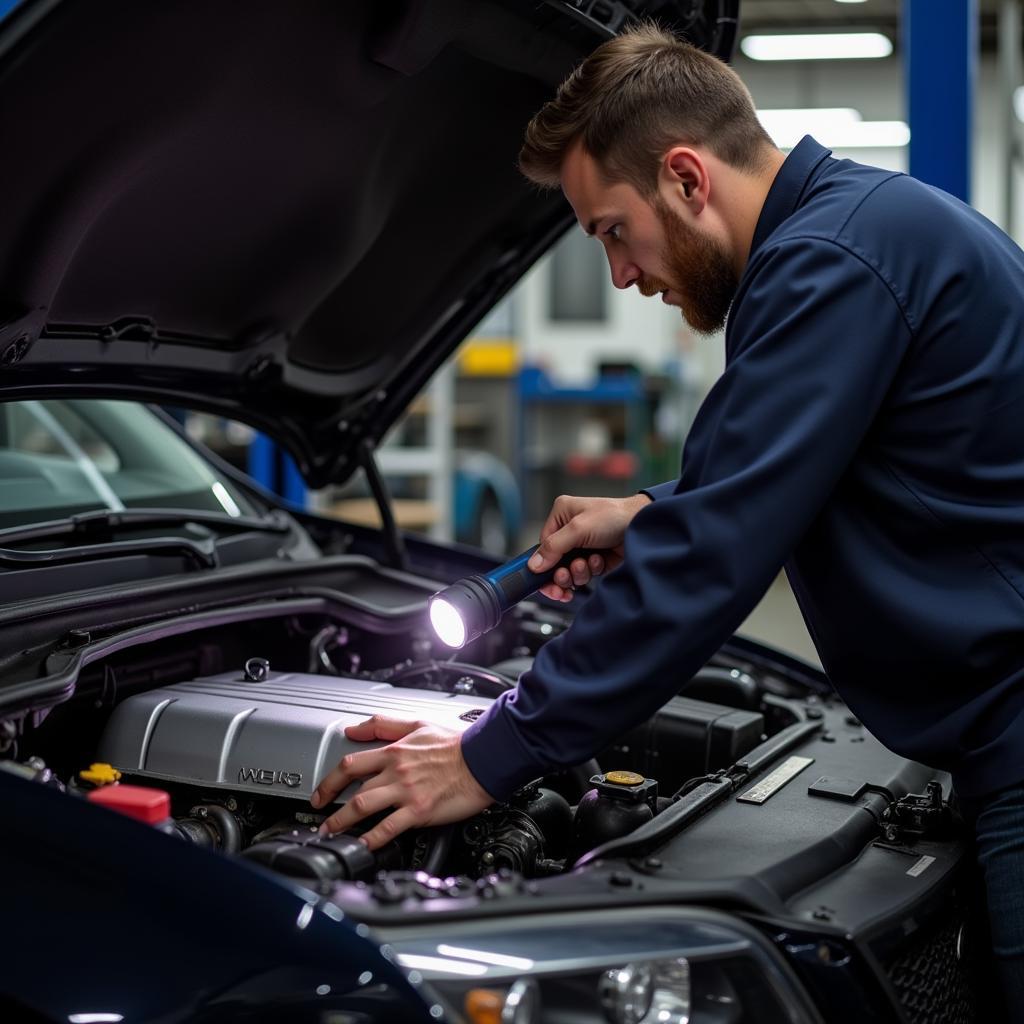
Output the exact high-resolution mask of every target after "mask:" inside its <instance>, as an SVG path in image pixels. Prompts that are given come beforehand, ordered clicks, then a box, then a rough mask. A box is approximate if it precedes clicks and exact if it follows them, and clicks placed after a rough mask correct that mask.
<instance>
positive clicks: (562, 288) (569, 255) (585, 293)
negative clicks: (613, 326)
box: [548, 231, 608, 323]
mask: <svg viewBox="0 0 1024 1024" xmlns="http://www.w3.org/2000/svg"><path fill="white" fill-rule="evenodd" d="M548 317H549V318H550V319H551V320H552V321H555V322H558V323H564V322H566V321H584V322H587V323H603V322H604V321H605V320H607V319H608V267H607V264H606V262H605V258H604V252H603V251H602V249H601V246H600V245H599V244H596V243H595V241H594V239H592V238H588V237H587V236H586V235H584V234H583V233H582V232H580V231H570V232H569V233H568V234H567V235H566V236H565V238H563V239H562V240H561V241H560V242H559V243H558V245H557V246H556V247H555V251H554V253H553V254H552V257H551V273H550V276H549V299H548Z"/></svg>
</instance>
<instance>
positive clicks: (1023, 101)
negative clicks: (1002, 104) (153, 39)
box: [1013, 85, 1024, 121]
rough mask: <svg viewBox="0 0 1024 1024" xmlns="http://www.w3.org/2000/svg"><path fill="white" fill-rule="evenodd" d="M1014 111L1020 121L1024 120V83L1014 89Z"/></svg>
mask: <svg viewBox="0 0 1024 1024" xmlns="http://www.w3.org/2000/svg"><path fill="white" fill-rule="evenodd" d="M1013 112H1014V113H1015V114H1016V115H1017V120H1018V121H1024V85H1018V86H1017V88H1016V89H1014V90H1013Z"/></svg>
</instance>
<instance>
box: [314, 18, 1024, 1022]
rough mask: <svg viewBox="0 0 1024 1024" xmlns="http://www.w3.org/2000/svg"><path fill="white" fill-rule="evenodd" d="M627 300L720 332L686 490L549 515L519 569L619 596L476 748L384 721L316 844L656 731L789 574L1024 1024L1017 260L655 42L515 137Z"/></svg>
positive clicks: (493, 721)
mask: <svg viewBox="0 0 1024 1024" xmlns="http://www.w3.org/2000/svg"><path fill="white" fill-rule="evenodd" d="M520 167H521V169H522V170H523V172H524V173H525V174H526V176H527V177H528V178H529V179H530V180H531V181H533V182H535V183H536V184H538V185H541V186H543V187H548V188H553V187H559V186H560V187H561V188H562V190H563V192H564V193H565V196H566V197H567V199H568V200H569V202H570V203H571V205H572V207H573V209H574V211H575V213H576V216H577V218H578V220H579V222H580V225H581V226H582V227H583V229H584V230H585V231H586V232H587V233H588V234H590V235H593V236H595V237H596V238H597V239H598V240H599V241H600V243H601V245H602V246H603V247H604V249H605V252H606V255H607V258H608V262H609V265H610V268H611V275H612V279H613V281H614V283H615V285H616V286H617V287H619V288H629V287H630V286H633V285H635V286H636V287H637V289H638V290H639V291H640V292H641V293H643V294H644V295H646V296H652V297H653V296H656V295H658V294H660V295H661V297H662V299H663V300H664V301H665V302H668V303H670V304H673V305H677V306H679V307H680V308H681V310H682V313H683V315H684V316H685V318H686V320H687V321H689V323H690V324H691V325H692V326H693V328H694V329H695V330H697V331H699V332H702V333H712V332H714V331H716V330H718V329H719V328H721V327H722V326H723V324H724V323H725V321H726V316H727V314H728V327H727V330H726V334H725V347H726V368H725V371H724V373H723V374H722V376H721V378H720V379H719V380H718V382H717V383H716V384H715V386H714V387H713V389H712V390H711V392H710V394H709V395H708V397H707V399H706V400H705V402H704V404H703V406H702V407H701V409H700V412H699V413H698V416H697V419H696V421H695V423H694V424H693V427H692V430H691V432H690V434H689V436H688V438H687V441H686V446H685V451H684V454H683V459H682V474H681V476H680V478H679V479H678V480H676V481H672V482H670V483H666V484H662V485H660V486H657V487H653V488H651V489H650V490H648V491H647V492H646V493H643V494H640V495H636V496H634V497H630V498H626V499H619V500H615V499H602V498H568V497H562V498H559V499H558V500H557V501H556V502H555V504H554V507H553V508H552V510H551V513H550V515H549V517H548V520H547V522H546V523H545V525H544V528H543V531H542V534H541V541H542V543H541V546H540V549H539V550H538V552H537V554H536V555H535V562H534V563H533V564H532V566H531V567H532V568H535V569H537V570H540V569H544V568H546V567H549V566H551V565H553V564H554V563H555V562H556V561H558V560H559V558H560V557H561V556H562V555H563V554H564V553H565V552H568V551H569V550H570V549H572V548H574V547H584V548H593V549H599V550H601V551H603V552H604V554H603V556H591V557H590V559H589V560H588V561H584V560H577V561H575V562H573V564H572V566H571V567H570V569H569V570H566V569H562V570H559V573H558V574H557V575H556V576H555V582H554V583H552V584H550V585H549V586H548V587H547V588H546V590H545V592H546V593H547V594H548V595H549V596H551V597H554V598H556V599H560V600H569V599H571V597H572V591H571V588H572V586H573V585H575V586H580V585H582V584H585V583H587V582H588V581H589V580H590V579H591V577H592V576H593V575H596V574H598V573H601V572H603V571H605V570H608V569H614V570H615V571H614V572H611V573H610V575H608V576H607V577H606V578H605V579H604V580H602V582H601V585H600V586H599V587H597V588H596V591H595V593H594V594H593V596H592V597H591V599H590V600H589V601H587V602H586V604H585V606H584V607H583V608H581V610H580V612H579V614H578V615H577V616H576V618H575V621H574V623H573V625H572V627H571V629H569V630H568V631H567V632H566V633H565V634H564V635H562V636H560V637H558V638H556V639H554V640H552V641H551V642H549V643H548V644H547V645H546V646H545V647H543V648H542V649H541V651H540V653H539V654H538V656H537V658H536V659H535V661H534V664H533V667H532V669H531V670H530V671H528V672H526V673H524V674H523V676H522V678H521V679H520V680H519V683H518V685H517V687H516V688H515V690H513V691H511V692H509V693H506V694H504V695H502V697H501V698H499V699H498V700H497V701H496V702H495V703H494V704H493V706H492V707H491V708H490V709H489V710H488V711H487V713H486V714H484V715H483V716H481V718H480V719H479V720H478V721H477V722H475V723H474V724H473V725H472V726H471V727H470V728H469V729H468V730H467V732H466V733H465V734H464V735H463V736H462V737H461V740H460V737H459V736H458V735H455V734H452V733H448V732H446V731H443V730H441V729H438V728H435V727H429V728H427V727H421V726H419V725H418V724H417V723H415V722H397V721H393V720H389V719H386V718H380V717H375V718H373V719H370V720H369V721H368V722H365V723H363V724H361V725H359V726H356V727H354V728H351V729H349V730H347V733H348V736H349V737H350V738H352V739H354V740H370V739H377V740H380V739H383V740H387V741H391V742H390V744H389V745H388V746H385V747H381V748H379V749H374V750H370V751H365V752H364V751H360V752H358V753H354V754H350V755H348V756H347V757H346V758H345V759H344V760H343V761H342V762H341V764H340V765H339V766H338V768H337V769H336V770H335V771H333V772H332V773H330V774H329V775H328V776H327V777H326V778H325V779H324V780H323V781H322V782H321V783H320V786H319V788H318V790H317V792H316V794H315V796H314V805H315V806H324V804H325V803H326V802H327V801H329V800H331V799H333V798H334V797H335V796H336V795H337V794H338V793H339V792H340V791H341V790H342V789H343V788H344V787H345V786H346V785H348V784H349V782H351V781H353V780H355V779H361V778H367V777H370V778H369V779H368V781H367V782H365V783H364V784H363V785H362V787H361V788H360V790H359V792H358V793H357V795H356V796H355V797H354V798H353V799H351V800H350V801H349V802H348V803H347V804H346V805H345V806H344V807H343V808H342V809H341V810H339V811H337V812H336V813H334V814H333V815H331V816H330V818H329V819H328V820H327V822H326V823H325V827H326V828H328V829H329V830H331V831H340V830H343V829H347V828H350V827H351V826H352V825H354V824H355V823H356V822H357V821H360V820H361V819H363V818H365V817H366V816H367V815H371V814H375V813H377V812H380V811H383V810H386V809H388V808H394V810H393V811H392V813H391V814H390V815H389V816H387V817H385V818H383V820H382V821H381V822H380V823H379V824H377V825H376V826H375V827H373V828H372V829H370V830H369V831H368V832H367V834H366V836H365V840H366V842H367V843H368V845H369V846H370V847H371V848H376V847H378V846H380V845H381V844H382V843H384V842H385V841H387V840H389V839H391V838H393V837H394V836H395V835H397V834H398V833H400V832H402V831H403V830H405V829H407V828H409V827H411V826H421V825H429V824H438V823H442V822H449V821H453V820H458V819H462V818H465V817H468V816H470V815H472V814H474V813H476V812H478V811H480V810H482V809H483V808H484V807H485V806H487V805H488V804H490V803H491V802H492V800H502V799H504V798H506V797H507V796H508V795H509V794H510V793H511V792H512V791H513V790H514V789H515V788H516V787H518V786H520V785H522V784H524V783H526V782H528V781H530V780H532V779H535V778H537V777H539V776H541V775H543V774H545V773H546V772H548V771H550V770H553V769H555V768H558V767H563V766H568V765H575V764H579V763H580V762H582V761H584V760H586V759H587V758H589V757H591V756H592V755H593V754H594V753H595V752H596V751H599V750H601V749H602V748H604V747H605V746H606V745H607V744H608V743H609V741H610V740H611V739H612V738H613V737H615V736H617V735H620V734H621V733H622V732H623V730H624V729H625V728H627V727H631V726H632V725H634V724H637V723H640V722H641V721H643V720H645V719H647V718H648V717H650V716H651V715H653V714H654V713H655V712H656V711H657V710H658V709H659V708H660V707H661V706H662V705H663V704H664V703H665V701H666V700H668V699H669V698H670V697H672V696H673V695H674V694H675V692H676V688H677V681H678V680H679V679H685V678H689V677H690V676H691V675H693V674H694V673H695V672H697V671H698V669H700V668H701V667H702V666H703V665H704V664H705V662H706V661H707V660H708V658H709V657H710V656H711V655H712V654H713V653H714V652H715V651H716V650H717V649H718V648H719V646H720V645H721V644H722V643H723V642H724V641H725V640H727V639H728V637H729V636H730V635H731V634H732V633H733V631H734V630H735V629H736V628H737V627H738V626H739V625H740V624H741V623H742V621H743V620H744V618H745V617H746V616H747V614H748V613H749V612H750V611H751V610H752V609H753V608H754V606H755V604H756V603H757V601H758V600H759V599H760V598H761V596H762V595H763V594H764V592H765V591H766V590H767V588H768V586H769V585H770V584H771V582H772V580H773V579H774V577H775V576H776V574H777V573H778V571H779V570H780V569H781V568H782V567H783V566H785V568H786V571H787V574H788V576H789V579H790V582H791V584H792V587H793V590H794V592H795V594H796V597H797V600H798V602H799V605H800V608H801V611H802V613H803V616H804V618H805V620H806V623H807V626H808V629H809V631H810V633H811V636H812V638H813V640H814V643H815V646H816V647H817V650H818V652H819V654H820V656H821V659H822V663H823V665H824V667H825V670H826V672H827V673H828V676H829V679H830V680H831V682H832V683H833V684H834V686H835V687H836V689H837V690H838V692H839V693H840V695H841V696H842V698H843V699H844V700H845V701H846V702H847V704H848V705H849V706H850V707H851V709H852V710H853V711H854V712H855V713H856V714H857V715H858V716H859V717H860V718H861V719H862V720H863V721H864V723H865V724H866V725H867V726H868V728H870V729H871V730H872V732H873V733H874V734H875V735H876V736H877V737H878V738H879V739H880V740H881V741H882V742H884V743H885V744H886V745H887V746H888V747H890V748H891V749H893V750H894V751H896V752H897V753H899V754H901V755H903V756H905V757H908V758H912V759H915V760H919V761H923V762H925V763H926V764H929V765H933V766H935V767H939V768H943V769H948V770H950V771H951V772H952V773H953V777H954V780H955V785H956V789H957V792H958V794H959V796H960V797H961V799H962V801H963V803H964V805H965V806H966V807H967V808H968V809H969V812H970V818H971V819H973V820H975V830H976V836H977V843H978V855H979V859H980V863H981V865H982V868H983V872H984V877H985V882H986V885H987V889H988V900H989V904H990V916H991V918H992V928H993V944H994V947H995V951H996V954H997V957H998V958H999V962H1000V969H1001V971H1002V973H1003V975H1004V987H1005V988H1006V991H1007V995H1008V998H1009V1001H1010V1004H1011V1007H1012V1008H1013V1009H1014V1011H1015V1012H1014V1016H1013V1019H1015V1020H1024V955H1022V954H1024V786H1022V783H1024V713H1022V705H1024V685H1022V680H1024V253H1022V252H1021V250H1020V249H1019V248H1018V247H1017V246H1016V245H1015V244H1014V243H1013V242H1012V241H1011V240H1010V239H1009V238H1008V237H1007V236H1006V235H1004V234H1003V233H1002V232H1001V231H1000V230H999V229H998V228H996V227H995V226H994V225H993V224H992V223H990V222H989V221H988V220H986V219H985V218H984V217H982V216H981V215H980V214H978V213H977V212H975V211H974V210H972V209H970V208H969V207H968V206H966V205H964V204H963V203H961V202H959V201H958V200H956V199H954V198H952V197H951V196H948V195H946V194H945V193H943V192H941V191H939V190H937V189H934V188H932V187H929V186H927V185H924V184H922V183H921V182H918V181H915V180H914V179H912V178H910V177H908V176H906V175H904V174H897V173H893V172H889V171H884V170H880V169H878V168H873V167H867V166H864V165H861V164H857V163H853V162H850V161H846V160H836V159H833V158H832V156H831V155H830V153H829V152H828V151H827V150H825V149H823V148H822V147H821V146H820V145H818V144H817V143H816V142H815V141H814V140H813V139H811V138H810V137H806V138H804V139H803V140H802V141H801V142H800V143H799V145H797V147H796V148H795V149H794V150H793V151H792V152H791V153H790V154H789V155H788V156H785V155H784V154H783V153H781V152H780V151H779V150H778V149H777V148H776V147H775V146H774V145H773V144H772V142H771V141H770V139H769V138H768V136H767V135H766V133H765V132H764V130H763V128H762V127H761V125H760V123H759V122H758V120H757V117H756V114H755V111H754V107H753V103H752V100H751V98H750V95H749V93H748V92H747V90H746V88H745V87H744V86H743V84H742V83H741V81H740V80H739V78H738V77H737V76H736V74H735V73H734V72H733V71H732V70H731V69H730V68H729V67H728V66H727V65H725V64H724V63H722V62H721V61H719V60H717V59H716V58H714V57H711V56H709V55H707V54H706V53H703V52H702V51H700V50H697V49H695V48H693V47H691V46H690V45H688V44H686V43H684V42H682V41H680V40H679V39H677V38H676V37H674V36H672V35H670V34H668V33H665V32H663V31H661V30H660V29H657V28H654V27H651V26H642V27H639V28H637V29H635V30H632V31H629V32H627V33H626V34H624V35H622V36H620V37H618V38H616V39H613V40H611V41H609V42H607V43H605V44H603V45H602V46H601V47H599V48H598V49H597V50H596V51H595V52H594V53H593V54H592V55H591V56H590V57H588V58H587V59H586V60H585V61H584V62H583V63H582V64H581V65H580V66H579V67H578V68H577V69H576V70H575V71H574V72H573V73H572V74H571V75H570V76H569V78H568V79H567V80H566V81H565V82H564V83H563V84H562V86H561V87H560V89H559V90H558V93H557V95H556V97H555V99H553V100H552V101H551V102H549V103H547V104H546V105H545V106H544V107H543V108H542V109H541V111H540V112H539V113H538V114H537V116H536V117H535V118H534V119H533V121H532V122H531V123H530V125H529V127H528V128H527V132H526V139H525V144H524V146H523V149H522V152H521V154H520Z"/></svg>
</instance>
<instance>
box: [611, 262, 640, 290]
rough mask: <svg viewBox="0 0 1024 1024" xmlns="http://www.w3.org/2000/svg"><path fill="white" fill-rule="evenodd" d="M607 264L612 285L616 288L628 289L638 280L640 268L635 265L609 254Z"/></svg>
mask: <svg viewBox="0 0 1024 1024" xmlns="http://www.w3.org/2000/svg"><path fill="white" fill-rule="evenodd" d="M608 264H609V267H610V268H611V272H612V284H614V285H615V287H616V288H628V287H629V286H630V285H632V284H636V282H637V281H639V280H640V268H639V267H638V266H637V265H636V264H635V263H631V262H630V261H629V260H626V259H621V258H618V257H616V256H613V255H611V254H609V256H608Z"/></svg>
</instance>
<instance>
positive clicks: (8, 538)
mask: <svg viewBox="0 0 1024 1024" xmlns="http://www.w3.org/2000/svg"><path fill="white" fill-rule="evenodd" d="M186 523H198V524H200V525H202V526H212V527H215V528H216V529H218V530H222V531H223V530H231V531H239V532H250V531H253V530H258V531H262V532H265V533H287V532H288V530H289V528H290V527H289V523H288V520H287V519H286V518H285V517H284V516H282V515H280V514H279V513H278V512H276V511H273V512H271V514H270V515H269V516H268V517H267V518H266V519H257V518H256V517H255V516H229V515H226V514H225V513H223V512H206V511H200V510H198V509H196V510H192V509H181V510H180V511H173V512H172V511H168V510H167V509H162V508H128V509H123V510H117V511H114V510H111V509H97V510H96V511H95V512H82V513H81V514H80V515H77V516H69V517H68V518H67V519H51V520H48V521H47V522H45V523H33V524H32V525H31V526H13V527H8V528H7V529H6V530H0V544H18V543H23V542H24V541H32V540H44V539H49V538H52V537H65V536H82V537H88V536H89V535H91V534H92V535H95V534H105V533H109V532H110V531H112V530H117V529H140V528H142V529H144V528H145V527H147V526H169V525H173V526H183V525H185V524H186ZM161 539H165V540H168V541H171V540H173V541H175V542H176V543H177V542H178V538H161ZM141 543H152V541H145V542H141ZM181 543H182V544H184V543H185V541H181ZM91 546H95V547H102V546H103V545H91ZM67 550H75V549H73V548H69V549H67ZM118 550H124V548H123V547H119V548H118ZM24 553H25V554H43V553H44V552H24ZM53 553H55V554H59V552H53ZM15 554H21V552H15Z"/></svg>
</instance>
